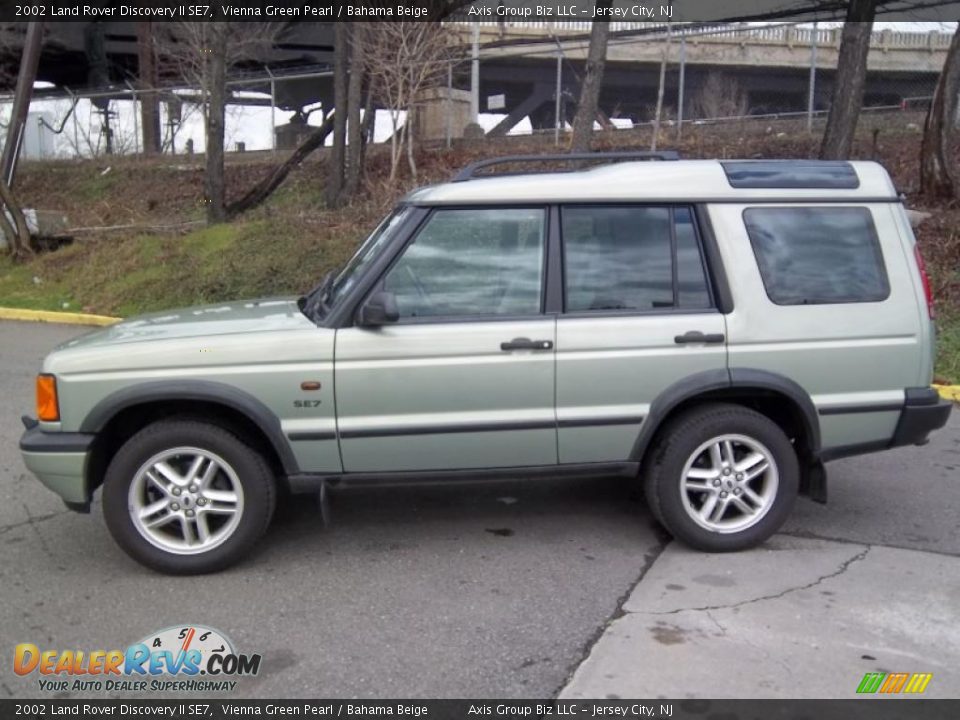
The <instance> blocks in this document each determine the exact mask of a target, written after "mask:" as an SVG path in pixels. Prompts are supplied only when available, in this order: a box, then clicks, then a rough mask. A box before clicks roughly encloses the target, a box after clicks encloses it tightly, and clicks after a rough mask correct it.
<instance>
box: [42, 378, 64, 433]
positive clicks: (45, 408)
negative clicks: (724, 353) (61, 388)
mask: <svg viewBox="0 0 960 720" xmlns="http://www.w3.org/2000/svg"><path fill="white" fill-rule="evenodd" d="M37 418H38V419H40V420H43V421H45V422H57V421H58V420H60V403H59V401H58V400H57V379H56V378H55V377H54V376H53V375H37Z"/></svg>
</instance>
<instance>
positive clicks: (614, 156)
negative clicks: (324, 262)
mask: <svg viewBox="0 0 960 720" xmlns="http://www.w3.org/2000/svg"><path fill="white" fill-rule="evenodd" d="M679 159H680V154H679V153H678V152H677V151H676V150H661V151H658V152H647V151H644V152H587V153H557V154H554V155H504V156H503V157H496V158H490V159H489V160H479V161H477V162H475V163H470V164H469V165H467V166H466V167H465V168H463V169H462V170H461V171H460V172H458V173H457V174H456V175H455V176H454V178H453V182H464V181H466V180H473V179H475V178H477V177H491V176H489V175H477V174H476V172H477V170H481V169H483V168H488V167H491V166H492V165H506V164H507V163H517V162H557V161H560V160H612V161H620V160H679ZM504 174H508V173H504Z"/></svg>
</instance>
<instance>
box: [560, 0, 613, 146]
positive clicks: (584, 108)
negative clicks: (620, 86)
mask: <svg viewBox="0 0 960 720" xmlns="http://www.w3.org/2000/svg"><path fill="white" fill-rule="evenodd" d="M612 4H613V0H597V4H596V7H597V8H598V9H609V8H610V6H611V5H612ZM609 37H610V23H609V22H600V21H594V23H593V25H592V26H591V28H590V49H589V50H588V51H587V67H586V70H585V72H584V76H583V85H581V87H580V100H579V102H578V103H577V114H576V116H575V117H574V118H573V140H572V141H571V143H570V152H574V153H578V152H588V151H589V150H590V139H591V138H592V137H593V121H594V118H596V116H597V102H598V101H599V99H600V88H601V86H602V85H603V66H604V62H605V61H606V59H607V38H609Z"/></svg>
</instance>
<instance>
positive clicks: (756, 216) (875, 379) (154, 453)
mask: <svg viewBox="0 0 960 720" xmlns="http://www.w3.org/2000/svg"><path fill="white" fill-rule="evenodd" d="M571 159H572V160H576V161H577V163H578V164H577V166H576V167H575V168H574V169H573V170H572V171H567V172H558V171H556V170H552V171H550V172H542V173H536V172H527V173H525V174H523V173H499V174H498V173H496V172H492V171H491V170H490V169H489V168H491V167H493V166H495V165H496V164H498V163H512V164H513V166H514V167H516V166H517V165H518V164H520V163H526V162H529V161H542V160H551V161H553V162H560V161H561V160H563V161H570V160H571ZM653 159H655V160H659V161H658V162H648V160H653ZM932 316H933V303H932V299H931V297H930V289H929V284H928V282H927V279H926V275H925V273H924V270H923V264H922V260H921V258H920V255H919V254H918V252H917V249H916V241H915V239H914V236H913V233H912V231H911V228H910V224H909V222H908V218H907V215H906V212H905V210H904V208H903V206H902V204H901V202H900V199H899V198H898V196H897V193H896V192H895V190H894V188H893V185H892V184H891V181H890V178H889V177H888V175H887V173H886V172H885V171H884V170H883V168H882V167H880V166H879V165H877V164H875V163H870V162H811V161H766V160H761V161H681V160H677V159H676V158H675V156H674V155H672V154H669V153H660V154H655V155H649V154H638V153H628V154H624V153H615V154H596V155H589V156H586V157H584V156H560V157H553V158H550V157H548V158H543V157H536V158H530V157H513V158H503V159H498V160H494V161H485V162H482V163H477V164H475V165H473V166H470V167H468V168H466V169H465V170H463V171H462V172H461V173H460V174H459V175H458V176H457V177H456V178H454V180H453V181H452V182H449V183H446V184H442V185H437V186H433V187H427V188H422V189H420V190H417V191H415V192H413V193H412V194H410V195H409V196H407V197H406V198H405V199H404V200H403V201H402V202H401V203H400V204H399V205H398V206H397V208H396V209H395V210H394V211H393V212H392V213H391V214H390V215H389V216H388V217H387V218H386V219H385V220H384V221H383V222H382V223H381V225H380V226H379V227H378V228H377V229H376V230H375V231H374V232H373V234H372V235H371V236H370V237H369V238H368V239H367V240H366V242H364V243H363V244H362V245H361V247H360V248H359V250H358V251H357V253H356V254H355V255H354V256H353V258H352V259H351V260H350V261H349V262H348V263H347V264H346V265H345V266H344V267H343V268H342V269H341V270H339V271H338V272H336V273H332V274H330V275H328V276H327V277H326V278H325V279H324V280H323V281H322V282H321V283H320V284H319V285H318V286H317V287H316V288H315V289H314V290H312V291H311V292H309V293H308V294H307V295H305V296H303V297H301V298H299V300H297V299H293V298H291V299H270V300H251V301H238V302H235V303H222V304H217V305H211V306H207V307H198V308H188V309H184V310H171V311H168V312H163V313H156V314H153V315H145V316H142V317H136V318H132V319H129V320H125V321H123V322H120V323H118V324H116V325H114V326H111V327H109V328H106V329H102V330H98V331H95V332H92V333H90V334H88V335H84V336H82V337H79V338H77V339H75V340H71V341H69V342H66V343H64V344H63V345H61V346H60V347H58V348H57V349H56V350H54V351H53V352H52V353H51V354H49V355H48V356H47V357H46V359H45V360H44V362H43V367H42V373H41V375H40V376H39V377H38V380H37V416H38V417H37V419H33V418H29V417H25V418H24V424H25V425H26V426H27V430H26V433H25V434H24V435H23V438H22V439H21V441H20V448H21V450H22V452H23V457H24V461H25V463H26V465H27V467H28V468H30V470H32V471H33V473H34V474H35V475H36V476H37V477H38V478H40V480H41V481H42V482H43V483H44V484H45V485H47V486H48V487H49V488H50V489H52V490H53V491H54V492H56V493H57V494H58V495H60V496H61V497H62V498H63V499H64V500H65V501H66V503H67V505H68V506H69V507H71V508H73V509H75V510H79V511H89V507H90V502H91V498H92V496H93V494H94V492H95V491H96V490H97V488H100V487H102V499H103V511H104V514H105V517H106V521H107V525H108V527H109V529H110V532H111V533H112V534H113V536H114V538H115V539H116V540H117V542H118V543H119V544H120V545H121V546H122V547H123V549H124V550H125V551H126V552H127V553H129V554H130V555H131V556H132V557H133V558H135V559H136V560H138V561H140V562H141V563H143V564H145V565H147V566H149V567H151V568H154V569H157V570H160V571H163V572H168V573H199V572H210V571H214V570H217V569H221V568H224V567H226V566H228V565H230V564H232V563H234V562H236V561H238V560H239V559H240V558H242V557H244V555H246V554H247V553H248V552H249V551H250V550H251V548H252V546H253V545H254V544H255V543H256V542H257V540H258V539H259V538H260V536H261V535H262V533H263V532H264V530H265V529H266V528H267V525H268V524H269V522H270V519H271V515H272V514H273V510H274V504H275V499H276V497H277V493H278V490H281V489H287V490H289V491H291V492H310V493H321V494H322V493H324V491H325V488H326V487H328V486H336V485H341V486H344V485H348V484H370V483H377V482H383V481H388V482H398V481H399V482H403V481H411V482H421V481H425V480H444V481H451V482H453V481H457V480H464V479H468V480H475V479H496V478H504V477H522V478H542V477H552V476H571V475H576V476H607V475H620V476H623V477H624V478H628V479H639V480H640V481H641V482H642V483H643V486H644V488H645V491H646V496H647V498H648V502H649V505H650V508H651V509H652V511H653V513H654V515H655V516H656V517H657V519H658V520H659V521H660V522H661V523H662V524H663V525H664V527H665V528H666V529H667V530H668V531H669V532H670V533H671V534H672V535H674V536H675V537H677V538H679V539H680V540H682V541H684V542H685V543H687V544H689V545H690V546H692V547H694V548H698V549H701V550H706V551H731V550H739V549H742V548H747V547H751V546H753V545H756V544H757V543H760V542H762V541H763V540H764V539H766V538H767V537H769V536H770V535H771V534H772V533H773V532H775V531H776V530H777V528H779V527H780V525H781V524H782V523H783V521H784V519H785V518H786V516H787V514H788V512H789V511H790V508H791V505H792V504H793V501H794V498H795V497H796V496H797V495H798V494H805V495H808V496H810V497H812V498H813V499H815V500H819V501H825V499H826V475H825V472H824V463H825V462H826V461H828V460H832V459H836V458H841V457H846V456H851V455H856V454H859V453H867V452H874V451H877V450H884V449H886V448H891V447H896V446H900V445H915V444H917V445H918V444H922V443H924V442H925V441H926V439H927V436H928V434H929V433H930V432H931V431H933V430H936V429H937V428H940V427H942V426H943V425H944V424H945V423H946V421H947V416H948V414H949V412H950V405H949V404H948V403H946V402H944V401H942V400H940V399H939V397H938V396H937V394H936V392H935V391H934V390H933V389H931V388H930V382H931V377H932V368H933V358H934V330H933V322H932Z"/></svg>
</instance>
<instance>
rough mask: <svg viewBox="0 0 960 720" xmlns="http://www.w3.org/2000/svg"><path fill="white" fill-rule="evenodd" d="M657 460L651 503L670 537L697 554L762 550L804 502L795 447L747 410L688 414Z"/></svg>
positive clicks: (704, 409)
mask: <svg viewBox="0 0 960 720" xmlns="http://www.w3.org/2000/svg"><path fill="white" fill-rule="evenodd" d="M728 443H729V444H728ZM731 450H732V454H733V462H732V463H731V462H730V451H731ZM651 452H652V453H653V455H652V457H651V459H650V461H649V463H648V464H647V472H646V474H645V479H644V490H645V493H646V497H647V503H648V504H649V506H650V509H651V511H652V513H653V515H654V517H655V518H656V519H657V520H658V521H659V522H660V523H661V524H662V525H663V526H664V527H665V528H666V529H667V531H668V532H669V533H670V534H671V535H673V536H674V537H675V538H677V539H678V540H680V541H682V542H684V543H685V544H687V545H689V546H690V547H692V548H695V549H697V550H703V551H706V552H732V551H736V550H743V549H746V548H750V547H753V546H755V545H758V544H760V543H762V542H763V541H764V540H766V539H767V538H769V537H770V536H771V535H772V534H773V533H775V532H776V531H777V530H778V529H779V528H780V526H781V525H783V523H784V521H785V520H786V519H787V515H789V513H790V509H791V508H792V507H793V502H794V500H795V499H796V497H797V490H798V487H799V482H800V469H799V463H798V461H797V455H796V452H795V451H794V449H793V445H792V444H791V443H790V440H789V439H788V438H787V436H786V435H785V434H784V432H783V430H781V429H780V427H779V426H777V424H776V423H774V422H773V421H772V420H770V419H769V418H767V417H766V416H764V415H761V414H760V413H758V412H754V411H753V410H750V409H748V408H745V407H742V406H740V405H729V404H715V405H704V406H700V407H697V408H694V409H691V410H688V411H686V412H684V413H682V414H681V415H679V416H678V417H676V418H675V419H673V420H671V421H670V422H669V423H668V424H667V425H666V427H664V428H663V430H662V432H660V433H659V435H658V440H657V442H656V444H655V445H654V447H653V449H652V451H651ZM750 463H752V464H750ZM728 470H729V472H728ZM701 488H702V489H701ZM711 503H712V504H711ZM748 510H750V512H748Z"/></svg>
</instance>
